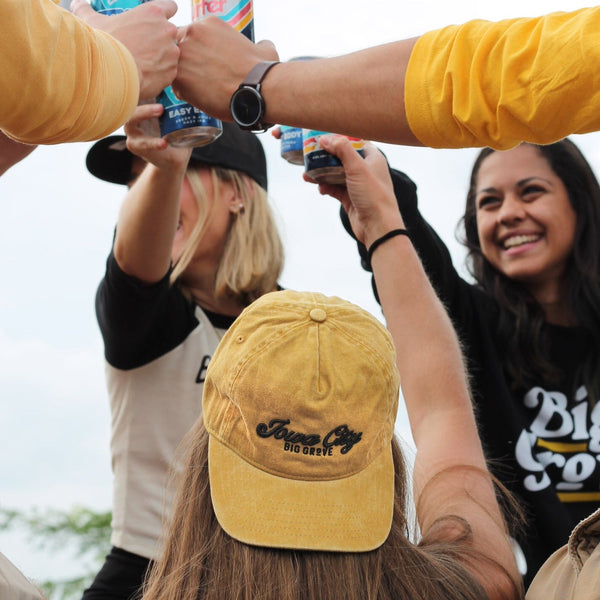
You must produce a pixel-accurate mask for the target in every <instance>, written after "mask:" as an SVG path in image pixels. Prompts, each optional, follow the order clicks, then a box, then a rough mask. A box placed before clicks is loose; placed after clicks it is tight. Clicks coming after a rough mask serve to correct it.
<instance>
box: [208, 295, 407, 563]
mask: <svg viewBox="0 0 600 600" xmlns="http://www.w3.org/2000/svg"><path fill="white" fill-rule="evenodd" d="M398 390H399V376H398V372H397V369H396V364H395V351H394V346H393V343H392V340H391V337H390V335H389V333H388V331H387V330H386V329H385V327H384V326H383V325H382V324H381V323H380V322H379V321H378V320H377V319H375V317H373V316H372V315H371V314H369V313H368V312H366V311H365V310H363V309H361V308H359V307H358V306H355V305H354V304H351V303H349V302H347V301H345V300H342V299H340V298H335V297H326V296H324V295H322V294H317V293H308V292H295V291H289V290H286V291H278V292H272V293H270V294H266V295H265V296H262V297H261V298H259V299H258V300H256V301H255V302H254V303H253V304H251V305H250V306H249V307H248V308H246V309H245V310H244V311H243V312H242V314H241V315H240V316H239V317H238V318H237V319H236V321H235V322H234V324H233V325H232V326H231V328H230V329H229V330H228V331H227V333H226V334H225V336H224V337H223V339H222V340H221V343H220V344H219V346H218V348H217V350H216V352H215V354H214V356H213V358H212V360H211V362H210V364H209V367H208V371H207V375H206V381H205V384H204V396H203V414H204V423H205V426H206V429H207V430H208V432H209V434H210V438H209V477H210V486H211V495H212V503H213V508H214V511H215V514H216V516H217V519H218V521H219V523H220V525H221V526H222V527H223V529H224V530H225V531H226V532H227V533H228V534H229V535H230V536H231V537H233V538H235V539H237V540H239V541H241V542H244V543H246V544H252V545H257V546H265V547H273V548H290V549H301V550H327V551H340V552H363V551H368V550H373V549H375V548H377V547H379V546H380V545H381V544H383V542H384V541H385V540H386V539H387V536H388V534H389V531H390V527H391V523H392V513H393V505H394V466H393V460H392V449H391V442H392V437H393V435H394V423H395V420H396V411H397V408H398Z"/></svg>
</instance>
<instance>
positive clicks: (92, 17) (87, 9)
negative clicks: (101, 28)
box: [71, 0, 102, 27]
mask: <svg viewBox="0 0 600 600" xmlns="http://www.w3.org/2000/svg"><path fill="white" fill-rule="evenodd" d="M71 12H72V13H73V14H74V15H75V16H76V17H78V18H79V19H81V20H82V21H85V22H86V23H87V24H88V25H91V26H92V27H97V26H98V25H99V24H100V23H101V19H102V15H100V14H98V13H97V12H96V11H95V10H94V9H93V8H92V7H91V6H90V3H89V2H86V0H73V2H71Z"/></svg>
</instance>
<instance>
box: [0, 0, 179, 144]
mask: <svg viewBox="0 0 600 600" xmlns="http://www.w3.org/2000/svg"><path fill="white" fill-rule="evenodd" d="M151 4H152V5H154V6H152V7H150V8H145V9H144V11H143V14H144V15H146V16H149V15H150V16H152V19H150V20H152V21H153V26H152V27H151V28H149V27H146V25H147V23H146V22H144V23H143V24H141V25H136V27H126V28H125V27H124V28H120V29H119V31H114V32H113V33H114V34H115V36H117V37H119V39H120V41H117V39H115V38H114V37H112V36H111V35H109V34H107V33H105V32H104V31H99V30H97V29H92V28H90V27H89V26H88V25H86V24H85V23H84V22H83V21H82V20H80V19H78V18H77V17H75V16H73V15H72V14H70V13H69V12H68V11H65V10H64V9H62V8H60V7H59V6H57V5H56V4H54V3H52V2H48V0H2V2H0V20H1V22H2V35H1V36H0V57H1V59H0V60H1V68H0V89H2V94H1V95H0V129H1V130H2V131H4V132H5V133H6V134H7V135H8V136H9V137H12V138H14V139H16V140H18V141H21V142H24V143H29V144H57V143H61V142H75V141H86V140H93V139H97V138H100V137H103V136H105V135H107V134H109V133H111V132H112V131H114V130H115V129H117V128H118V127H120V126H121V125H122V124H123V123H124V122H125V121H126V120H127V118H128V117H129V116H130V115H131V113H132V112H133V109H134V108H135V106H136V104H137V102H138V100H139V97H140V81H139V76H142V84H143V91H144V90H145V88H146V87H147V85H148V83H149V81H150V79H149V78H148V77H147V74H148V71H149V67H150V66H151V65H148V64H145V63H146V62H147V61H148V60H149V58H150V56H149V54H150V53H151V52H154V53H156V54H158V53H159V52H161V51H162V49H164V50H165V52H166V53H167V54H169V53H170V55H169V60H170V67H169V69H170V71H169V77H171V78H172V77H173V76H174V75H175V71H176V68H177V67H176V63H177V58H178V56H179V51H178V49H177V48H176V46H175V44H174V43H173V42H174V40H175V33H176V27H175V26H174V25H171V24H170V23H168V17H169V16H170V15H171V14H172V13H174V12H175V10H176V8H177V7H176V4H175V3H174V2H172V1H171V0H156V1H155V2H152V3H151ZM144 6H149V5H144ZM173 7H174V8H173ZM140 8H143V7H140ZM90 10H91V9H90ZM170 11H171V12H170ZM159 13H160V14H159ZM140 14H142V13H140ZM119 17H120V15H119ZM119 17H115V18H118V19H119V20H118V21H117V23H120V22H122V21H121V19H120V18H119ZM128 18H130V17H128ZM110 25H111V26H113V25H116V24H115V23H114V22H110ZM130 25H131V24H130ZM161 25H164V27H165V28H167V29H168V30H167V31H164V30H160V31H159V28H160V26H161ZM150 29H152V31H153V34H152V35H151V34H150V33H149V30H150ZM125 30H127V31H125ZM140 35H143V36H144V39H145V44H147V45H146V46H145V48H146V50H145V51H143V49H142V45H141V44H140V43H139V42H140V39H139V36H140ZM167 39H168V43H167ZM121 42H123V43H121ZM126 46H127V47H128V48H129V50H128V49H127V48H126ZM132 53H133V54H134V55H135V56H134V55H132ZM167 62H168V61H167ZM152 65H153V66H155V67H156V70H157V71H159V75H164V73H163V72H162V71H161V70H160V69H159V68H158V66H157V65H158V61H153V62H152ZM138 67H139V69H138ZM169 69H167V70H169ZM138 73H139V75H138ZM158 79H160V77H158V78H156V79H155V80H154V83H155V85H151V86H150V88H151V89H154V88H156V89H159V88H158V87H157V86H158V84H159V81H158ZM163 79H165V78H164V77H162V79H161V81H160V83H162V80H163ZM167 79H168V77H167ZM145 93H148V90H145Z"/></svg>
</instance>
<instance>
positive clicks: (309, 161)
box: [302, 129, 364, 184]
mask: <svg viewBox="0 0 600 600" xmlns="http://www.w3.org/2000/svg"><path fill="white" fill-rule="evenodd" d="M323 135H328V134H327V132H325V131H315V130H313V129H303V130H302V151H303V153H304V172H305V173H306V174H307V175H308V176H309V177H310V178H311V179H314V180H315V181H316V182H317V183H333V184H342V183H344V182H345V181H346V174H345V173H344V166H343V165H342V162H341V161H340V159H339V158H338V157H337V156H334V155H333V154H330V153H329V152H327V150H324V149H323V148H321V144H320V142H319V139H320V137H321V136H323ZM348 139H349V140H350V142H352V145H353V146H354V148H355V149H356V151H357V152H358V153H359V154H360V155H361V156H363V155H364V152H363V145H364V144H363V141H362V140H361V139H358V138H353V137H348Z"/></svg>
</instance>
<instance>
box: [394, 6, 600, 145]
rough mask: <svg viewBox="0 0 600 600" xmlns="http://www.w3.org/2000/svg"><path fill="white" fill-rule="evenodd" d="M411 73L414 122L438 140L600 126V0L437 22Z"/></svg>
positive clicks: (408, 98) (480, 140) (498, 139)
mask: <svg viewBox="0 0 600 600" xmlns="http://www.w3.org/2000/svg"><path fill="white" fill-rule="evenodd" d="M405 83H406V87H405V105H406V112H407V118H408V123H409V126H410V128H411V130H412V132H413V133H414V134H415V136H416V137H417V138H418V139H419V141H420V142H422V143H423V144H424V145H426V146H431V147H434V148H461V147H472V146H491V147H493V148H497V149H508V148H511V147H513V146H516V145H517V144H518V143H519V142H521V141H529V142H533V143H538V144H548V143H551V142H555V141H557V140H559V139H562V138H564V137H565V136H567V135H569V134H571V133H588V132H590V131H598V130H600V7H593V8H586V9H581V10H578V11H575V12H571V13H564V12H560V13H552V14H549V15H546V16H543V17H539V18H521V19H511V20H504V21H499V22H497V23H492V22H489V21H471V22H468V23H466V24H464V25H456V26H450V27H446V28H444V29H440V30H437V31H432V32H429V33H427V34H425V35H423V36H422V37H421V38H420V39H419V40H418V41H417V43H416V45H415V47H414V48H413V51H412V54H411V58H410V61H409V64H408V69H407V74H406V80H405Z"/></svg>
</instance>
